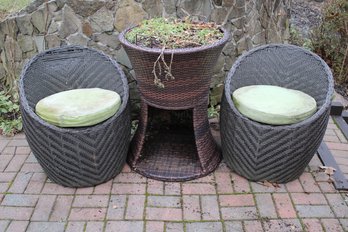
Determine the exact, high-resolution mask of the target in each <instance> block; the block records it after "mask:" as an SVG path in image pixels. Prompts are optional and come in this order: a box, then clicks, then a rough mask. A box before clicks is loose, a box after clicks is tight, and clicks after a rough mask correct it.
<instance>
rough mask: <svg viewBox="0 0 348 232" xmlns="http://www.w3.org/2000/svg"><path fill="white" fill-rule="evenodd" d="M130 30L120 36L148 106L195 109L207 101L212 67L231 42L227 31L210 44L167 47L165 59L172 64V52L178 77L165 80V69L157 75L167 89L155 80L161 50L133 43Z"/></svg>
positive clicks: (173, 64) (174, 68) (174, 72)
mask: <svg viewBox="0 0 348 232" xmlns="http://www.w3.org/2000/svg"><path fill="white" fill-rule="evenodd" d="M128 30H129V29H126V30H124V31H123V32H122V33H121V34H120V36H119V39H120V42H121V43H122V45H123V47H124V49H125V50H126V52H127V54H128V57H129V59H130V61H131V63H132V66H133V68H134V71H135V74H136V79H137V86H138V90H139V92H140V94H141V96H142V97H143V98H144V100H145V101H146V102H147V103H148V104H149V105H152V106H155V107H158V108H162V109H172V110H179V109H188V108H194V107H195V106H197V105H199V104H202V103H206V102H207V101H208V91H209V85H210V80H211V74H212V69H213V67H214V65H215V63H216V61H217V59H218V57H219V55H220V53H221V51H222V49H223V47H224V46H225V44H226V43H227V41H228V38H229V33H227V31H225V30H224V29H222V31H223V32H224V37H223V38H222V39H221V40H219V41H217V42H216V43H214V44H211V45H206V46H201V47H197V48H182V49H166V50H165V51H164V58H165V61H166V63H167V64H170V63H171V58H172V55H173V62H172V69H171V70H172V74H173V76H174V77H175V80H166V79H165V73H164V71H162V74H161V75H159V73H158V76H159V78H160V79H161V80H162V82H163V83H164V85H165V88H158V87H157V86H155V85H154V83H153V77H154V74H153V65H154V62H155V61H156V60H157V58H158V57H159V55H160V54H161V49H154V48H144V47H140V46H137V45H134V44H131V43H130V42H128V41H127V40H126V39H125V33H127V31H128ZM156 70H157V69H156ZM157 71H158V70H157Z"/></svg>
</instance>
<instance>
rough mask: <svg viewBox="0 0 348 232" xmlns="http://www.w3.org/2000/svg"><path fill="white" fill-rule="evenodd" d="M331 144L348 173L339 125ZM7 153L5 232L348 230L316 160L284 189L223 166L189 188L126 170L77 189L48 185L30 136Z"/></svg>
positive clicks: (6, 142) (2, 175)
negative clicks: (95, 183)
mask: <svg viewBox="0 0 348 232" xmlns="http://www.w3.org/2000/svg"><path fill="white" fill-rule="evenodd" d="M325 139H326V140H327V141H328V144H329V147H330V148H332V149H334V150H332V152H333V154H334V156H335V157H336V159H337V160H338V161H339V162H341V165H345V166H348V143H347V140H346V139H345V138H344V137H343V135H342V133H340V131H338V130H337V128H335V127H334V126H333V124H331V125H330V128H329V129H328V130H327V133H326V135H325ZM0 151H1V153H0V231H6V232H11V231H15V232H17V231H18V232H21V231H29V232H30V231H35V232H37V231H53V232H55V231H59V232H60V231H62V232H63V231H74V232H75V231H85V232H109V231H120V232H127V231H131V232H138V231H139V232H140V231H141V232H148V231H151V232H157V231H159V232H164V231H166V232H191V231H202V232H204V231H209V232H211V231H225V232H228V231H252V232H257V231H277V232H278V231H309V232H311V231H345V230H348V205H347V200H348V196H347V195H346V194H347V193H346V192H338V191H336V190H335V188H334V187H333V185H332V184H331V183H328V182H327V180H328V176H326V174H325V173H322V172H319V168H318V166H320V165H321V163H320V160H319V159H318V157H317V156H315V157H314V158H313V160H312V161H311V162H310V165H309V167H308V168H307V169H306V171H305V173H303V174H302V175H301V177H300V178H299V179H297V180H294V181H292V182H290V183H287V184H285V185H280V187H279V188H278V187H268V186H265V185H263V184H262V183H254V182H249V181H247V180H246V179H245V178H243V177H241V176H239V175H237V174H236V173H234V172H231V171H230V170H229V168H228V167H227V166H226V164H224V163H222V164H220V166H219V167H218V169H217V170H216V171H215V172H214V173H213V174H211V175H208V176H206V177H203V178H201V179H198V180H194V181H189V182H183V183H175V182H174V183H173V182H162V181H156V180H150V179H147V178H145V177H142V176H140V175H139V174H137V173H134V172H133V171H131V169H130V168H129V166H128V165H125V167H124V168H123V171H122V173H121V174H120V175H118V176H117V177H115V178H114V179H113V180H110V181H108V182H106V183H104V184H100V185H98V186H95V187H89V188H80V189H75V188H66V187H63V186H60V185H57V184H55V183H52V182H51V181H50V180H48V179H47V177H46V175H45V173H43V170H42V168H41V167H40V165H39V164H38V162H37V160H36V159H35V157H34V156H33V154H32V153H30V149H29V147H28V145H27V142H26V140H25V137H24V136H23V134H20V135H17V136H16V137H15V138H5V137H3V136H0ZM345 162H347V163H345Z"/></svg>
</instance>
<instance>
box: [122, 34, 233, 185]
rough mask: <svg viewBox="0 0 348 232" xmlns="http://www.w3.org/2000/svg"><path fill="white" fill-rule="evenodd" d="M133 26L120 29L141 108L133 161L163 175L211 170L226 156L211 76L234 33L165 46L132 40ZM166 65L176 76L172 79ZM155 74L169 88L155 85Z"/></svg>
mask: <svg viewBox="0 0 348 232" xmlns="http://www.w3.org/2000/svg"><path fill="white" fill-rule="evenodd" d="M129 30H131V28H129V29H126V30H124V31H123V32H122V33H120V35H119V40H120V42H121V43H122V46H123V48H124V49H125V51H126V53H127V55H128V57H129V59H130V62H131V64H132V67H133V69H134V72H135V76H136V80H137V87H138V91H139V92H140V96H141V113H140V120H139V126H138V129H137V132H136V134H135V136H134V138H133V140H132V142H131V146H130V151H129V154H128V158H127V160H128V163H129V164H130V166H131V168H132V169H133V170H135V171H136V172H138V173H140V174H142V175H144V176H147V177H149V178H153V179H157V180H164V181H185V180H191V179H195V178H198V177H202V176H205V175H208V174H209V173H210V172H212V171H213V170H214V169H215V168H216V167H217V166H218V164H219V162H220V161H221V154H220V151H219V150H218V147H217V145H216V143H215V141H214V140H213V137H212V135H211V132H210V129H209V122H208V115H207V106H208V95H209V87H210V80H211V76H212V70H213V68H214V66H215V64H216V61H217V60H218V58H219V56H220V54H221V51H222V49H223V47H224V46H225V44H226V43H227V41H228V39H229V33H228V32H227V31H226V30H224V29H221V32H223V38H221V39H220V40H218V41H217V42H215V43H212V44H209V45H204V46H201V47H195V48H178V49H165V50H162V49H159V48H146V47H140V46H137V45H135V44H132V43H130V42H129V41H128V40H126V38H125V34H126V33H127V32H128V31H129ZM160 58H161V59H160ZM166 66H170V73H171V74H172V76H173V77H174V78H175V79H174V80H167V77H166V75H165V71H163V70H164V69H163V67H166ZM154 74H156V76H157V77H158V78H159V79H160V80H162V82H163V84H164V85H165V86H164V88H159V87H157V86H155V84H154Z"/></svg>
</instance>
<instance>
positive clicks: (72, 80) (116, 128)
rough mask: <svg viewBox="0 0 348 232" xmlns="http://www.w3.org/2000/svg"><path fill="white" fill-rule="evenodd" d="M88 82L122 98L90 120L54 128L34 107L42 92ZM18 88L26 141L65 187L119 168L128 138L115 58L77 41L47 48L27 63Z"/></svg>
mask: <svg viewBox="0 0 348 232" xmlns="http://www.w3.org/2000/svg"><path fill="white" fill-rule="evenodd" d="M93 87H98V88H103V89H108V90H113V91H116V92H117V93H119V94H120V96H121V99H122V104H121V107H120V109H119V111H118V112H117V113H116V114H115V115H114V116H112V117H111V118H109V119H108V120H106V121H104V122H102V123H99V124H97V125H95V126H90V127H82V128H59V127H56V126H54V125H51V124H48V123H47V122H45V121H43V120H42V119H41V118H39V117H38V116H37V115H36V114H35V112H34V109H35V105H36V103H37V102H38V101H39V100H40V99H42V98H44V97H46V96H49V95H51V94H54V93H57V92H61V91H65V90H70V89H76V88H93ZM19 88H20V104H21V112H22V116H23V126H24V131H25V134H26V137H27V140H28V143H29V146H30V148H31V150H32V152H33V154H34V155H35V157H36V158H37V160H38V162H39V163H40V164H41V166H42V167H43V169H44V171H45V172H46V174H47V175H48V177H49V178H50V179H51V180H52V181H54V182H56V183H58V184H61V185H64V186H68V187H87V186H94V185H97V184H99V183H103V182H105V181H108V180H109V179H111V178H113V177H114V176H115V175H117V174H118V173H119V172H120V171H121V170H122V167H123V166H124V164H125V161H126V156H127V152H128V146H129V140H130V115H129V107H128V105H129V104H128V102H129V101H128V98H129V92H128V82H127V79H126V77H125V76H124V74H123V72H122V70H121V69H120V67H119V66H118V64H117V63H116V62H115V61H113V60H112V59H110V58H109V57H108V56H106V55H104V54H102V53H100V52H98V51H96V50H92V49H89V48H84V47H79V46H69V47H63V48H57V49H51V50H47V51H45V52H43V53H41V54H38V55H37V56H35V57H34V58H33V59H32V60H31V61H30V62H29V63H28V64H27V65H26V67H25V68H24V70H23V72H22V75H21V78H20V86H19Z"/></svg>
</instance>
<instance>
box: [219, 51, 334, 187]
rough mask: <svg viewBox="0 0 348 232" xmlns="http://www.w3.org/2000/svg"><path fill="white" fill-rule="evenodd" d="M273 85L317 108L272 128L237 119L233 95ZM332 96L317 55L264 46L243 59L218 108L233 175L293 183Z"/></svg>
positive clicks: (319, 133) (318, 139)
mask: <svg viewBox="0 0 348 232" xmlns="http://www.w3.org/2000/svg"><path fill="white" fill-rule="evenodd" d="M258 84H264V85H276V86H281V87H286V88H290V89H297V90H300V91H303V92H305V93H307V94H309V95H310V96H312V97H314V98H315V100H316V102H317V106H318V110H317V112H316V113H315V114H314V115H313V116H311V117H310V118H308V119H306V120H304V121H302V122H299V123H296V124H292V125H286V126H271V125H265V124H261V123H258V122H255V121H252V120H250V119H248V118H246V117H244V116H243V115H241V114H240V113H239V112H238V110H237V109H236V107H235V105H234V104H233V101H232V98H231V94H232V93H233V91H234V90H236V89H237V88H240V87H243V86H248V85H258ZM332 95H333V79H332V74H331V71H330V69H329V67H328V66H327V65H326V63H325V62H324V61H323V60H322V59H321V58H319V57H318V56H317V55H315V54H313V53H311V52H309V51H307V50H305V49H302V48H300V47H296V46H292V45H266V46H261V47H258V48H256V49H253V50H251V51H249V52H247V53H246V54H244V55H242V56H241V57H240V58H239V59H238V60H237V61H236V63H235V64H234V65H233V67H232V69H231V71H230V72H229V74H228V77H227V79H226V81H225V90H224V95H223V99H222V105H221V111H222V112H221V139H222V141H221V142H222V154H223V157H224V159H225V162H226V163H227V164H228V166H229V167H230V168H231V169H233V170H234V171H235V172H237V173H239V174H240V175H242V176H244V177H246V178H247V179H249V180H253V181H262V180H267V181H270V182H277V183H285V182H288V181H291V180H293V179H296V178H297V177H299V176H300V175H301V174H302V172H303V171H304V169H305V167H306V166H307V164H308V163H309V161H310V160H311V159H312V157H313V155H314V154H315V152H316V151H317V149H318V147H319V145H320V143H321V141H322V138H323V136H324V133H325V130H326V127H327V123H328V119H329V110H330V105H331V97H332Z"/></svg>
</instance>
